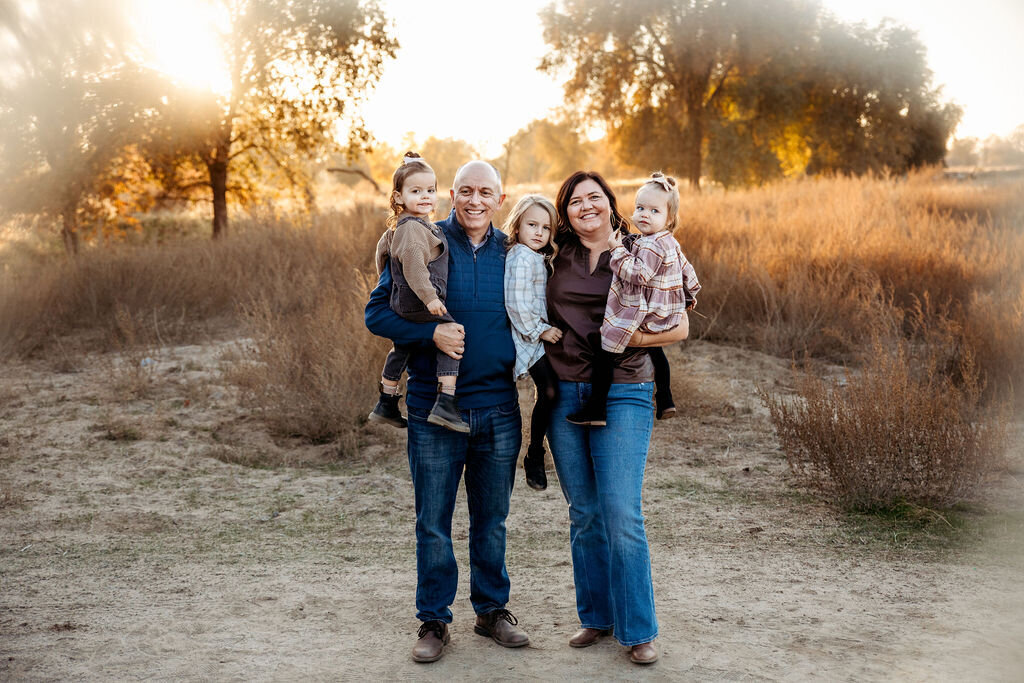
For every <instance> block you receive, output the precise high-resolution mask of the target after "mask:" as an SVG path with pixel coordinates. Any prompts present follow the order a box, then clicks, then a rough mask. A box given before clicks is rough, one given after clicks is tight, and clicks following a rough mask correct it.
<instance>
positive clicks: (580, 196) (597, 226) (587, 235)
mask: <svg viewBox="0 0 1024 683" xmlns="http://www.w3.org/2000/svg"><path fill="white" fill-rule="evenodd" d="M565 213H566V217H567V218H568V219H569V225H571V226H572V229H573V232H575V233H576V234H577V235H578V236H579V237H580V239H582V240H585V241H598V240H606V239H608V236H609V235H610V234H611V232H612V223H611V215H612V213H611V205H610V203H609V201H608V195H606V194H605V193H604V190H602V189H601V186H600V185H598V184H597V182H595V181H593V180H591V179H590V178H587V179H585V180H583V181H581V182H580V183H579V184H577V185H576V187H575V188H573V191H572V194H571V195H570V196H569V204H568V206H567V207H566V212H565Z"/></svg>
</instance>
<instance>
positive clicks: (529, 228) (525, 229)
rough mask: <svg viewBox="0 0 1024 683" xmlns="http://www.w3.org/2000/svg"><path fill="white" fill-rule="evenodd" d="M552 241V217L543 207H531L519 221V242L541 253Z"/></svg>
mask: <svg viewBox="0 0 1024 683" xmlns="http://www.w3.org/2000/svg"><path fill="white" fill-rule="evenodd" d="M550 241H551V216H550V215H549V214H548V212H547V210H546V209H545V208H544V207H542V206H536V205H534V206H531V207H530V208H529V209H527V210H526V212H525V213H524V214H523V217H522V218H521V219H519V242H520V243H521V244H525V245H526V246H528V247H529V248H530V249H533V250H534V251H540V250H541V249H543V248H544V247H545V246H547V244H548V242H550Z"/></svg>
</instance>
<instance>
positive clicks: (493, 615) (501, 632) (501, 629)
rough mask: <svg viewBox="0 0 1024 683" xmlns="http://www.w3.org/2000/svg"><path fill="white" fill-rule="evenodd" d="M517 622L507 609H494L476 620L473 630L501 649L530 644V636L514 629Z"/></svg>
mask: <svg viewBox="0 0 1024 683" xmlns="http://www.w3.org/2000/svg"><path fill="white" fill-rule="evenodd" d="M518 623H519V620H518V619H516V618H515V617H514V616H512V613H511V612H509V611H508V610H507V609H496V610H494V611H493V612H488V613H487V614H480V615H478V616H477V618H476V626H474V627H473V630H474V631H476V632H477V633H478V634H479V635H481V636H487V637H488V638H493V639H494V642H496V643H497V644H498V645H501V646H502V647H523V646H524V645H529V644H530V636H528V635H526V633H525V632H523V631H521V630H520V629H518V628H516V625H517V624H518Z"/></svg>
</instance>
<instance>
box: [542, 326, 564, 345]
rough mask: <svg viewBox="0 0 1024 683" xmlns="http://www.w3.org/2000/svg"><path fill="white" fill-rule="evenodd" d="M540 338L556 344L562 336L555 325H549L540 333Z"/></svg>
mask: <svg viewBox="0 0 1024 683" xmlns="http://www.w3.org/2000/svg"><path fill="white" fill-rule="evenodd" d="M540 338H541V339H543V340H544V341H546V342H548V343H549V344H557V343H558V342H559V340H560V339H561V338H562V331H561V330H560V329H558V328H557V327H549V328H548V329H546V330H544V331H543V332H541V333H540Z"/></svg>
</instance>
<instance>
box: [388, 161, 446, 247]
mask: <svg viewBox="0 0 1024 683" xmlns="http://www.w3.org/2000/svg"><path fill="white" fill-rule="evenodd" d="M414 173H430V174H432V175H433V176H434V183H435V184H436V183H437V174H436V173H434V169H432V168H430V164H428V163H427V162H425V161H424V160H423V157H421V156H420V155H419V154H417V153H416V152H406V153H405V156H404V157H403V158H402V163H401V164H400V165H399V166H398V168H396V169H395V174H394V175H393V176H392V177H391V200H390V201H391V215H390V216H388V218H387V221H385V224H386V225H387V226H388V227H389V228H391V229H392V230H394V229H395V226H396V225H398V217H399V216H401V215H402V212H403V211H405V207H404V206H402V205H401V204H399V203H398V202H396V201H395V193H396V192H398V193H401V192H402V187H403V186H404V185H405V179H406V178H408V177H409V176H411V175H413V174H414Z"/></svg>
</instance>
